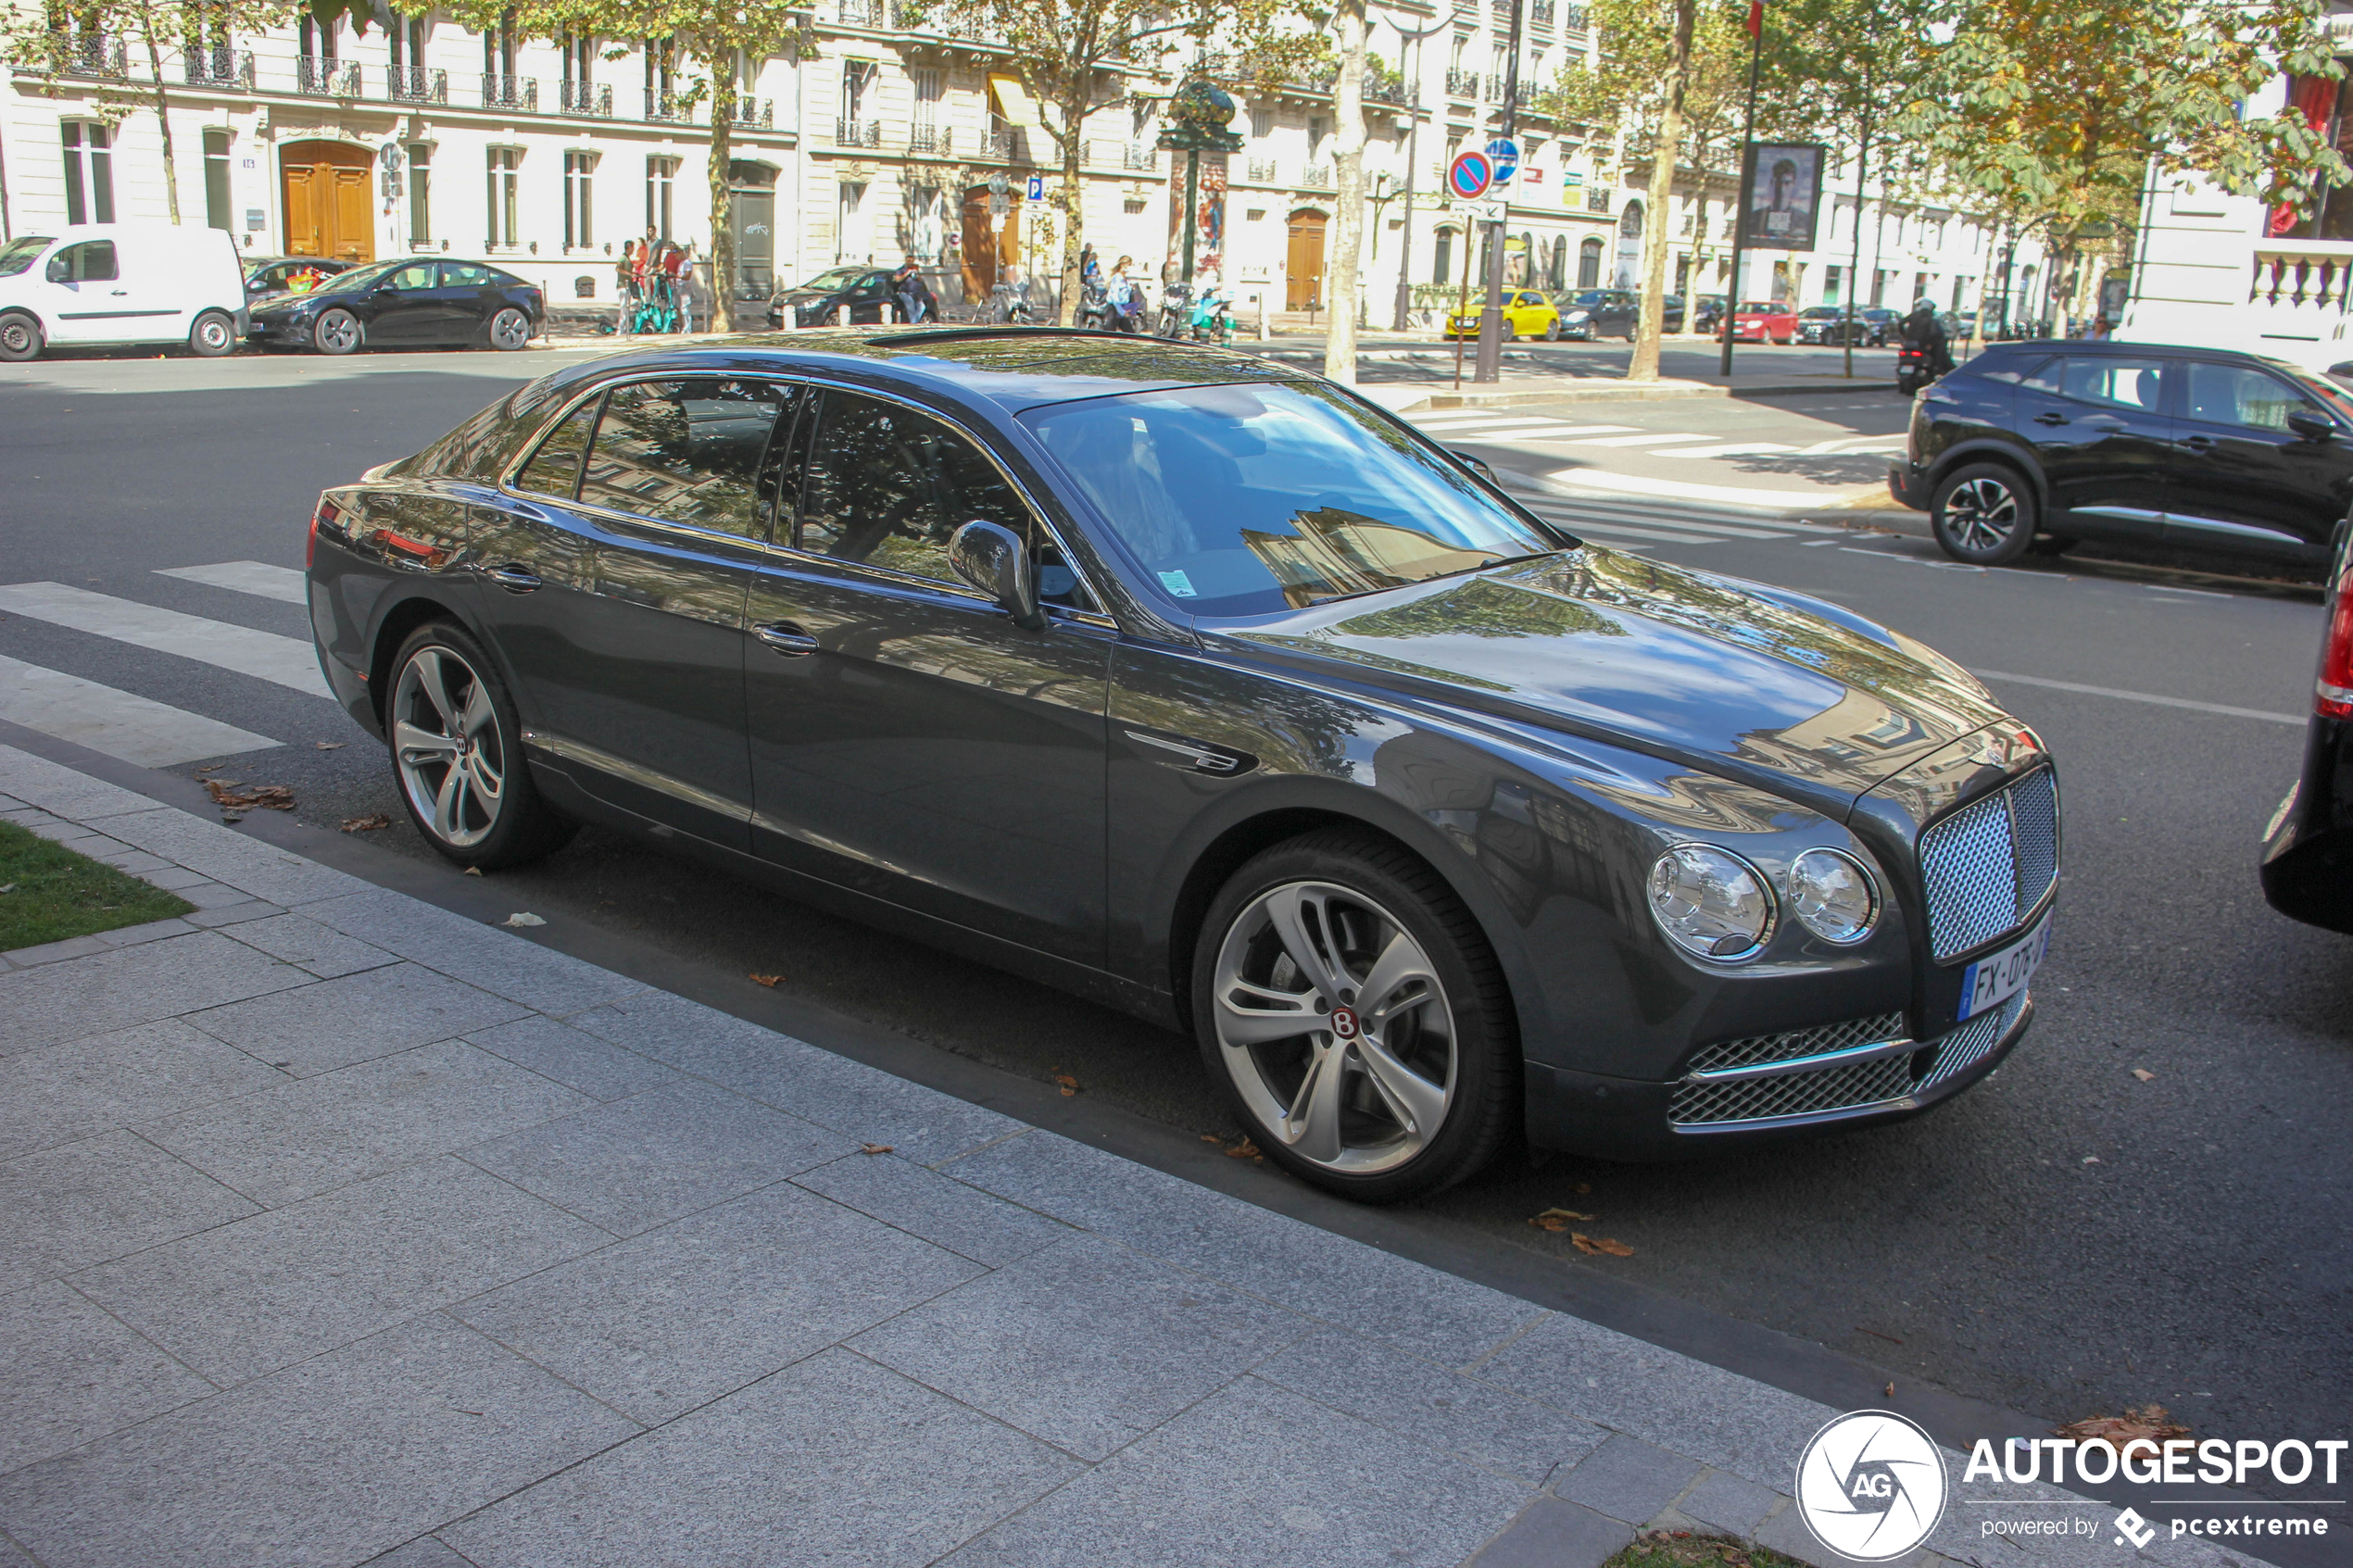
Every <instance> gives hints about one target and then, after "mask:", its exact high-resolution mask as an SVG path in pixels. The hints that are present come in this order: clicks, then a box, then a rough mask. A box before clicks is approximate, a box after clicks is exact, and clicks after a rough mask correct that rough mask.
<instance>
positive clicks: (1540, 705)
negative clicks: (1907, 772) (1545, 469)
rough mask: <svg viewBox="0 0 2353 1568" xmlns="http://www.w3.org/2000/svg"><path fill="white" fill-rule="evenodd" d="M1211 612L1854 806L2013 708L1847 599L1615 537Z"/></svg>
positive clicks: (1819, 799) (1378, 673)
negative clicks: (1408, 580)
mask: <svg viewBox="0 0 2353 1568" xmlns="http://www.w3.org/2000/svg"><path fill="white" fill-rule="evenodd" d="M1197 630H1198V631H1199V632H1200V633H1201V634H1202V636H1203V638H1204V639H1205V640H1207V641H1209V642H1211V643H1212V644H1221V643H1222V644H1225V645H1226V646H1228V647H1230V648H1232V649H1233V650H1235V651H1237V652H1245V653H1254V654H1257V655H1259V656H1262V657H1265V658H1268V659H1272V660H1274V661H1276V662H1278V663H1289V664H1292V665H1294V666H1297V667H1304V666H1308V665H1313V666H1319V667H1320V668H1321V670H1322V671H1324V672H1326V673H1327V674H1340V676H1341V677H1342V678H1343V679H1345V680H1347V681H1348V682H1349V683H1350V684H1360V685H1369V686H1375V687H1380V688H1385V689H1388V690H1390V691H1393V692H1396V693H1399V694H1401V695H1406V696H1413V697H1416V698H1419V699H1422V700H1425V701H1435V702H1439V703H1442V704H1445V705H1447V706H1450V707H1453V708H1457V709H1470V710H1474V711H1476V712H1478V713H1482V714H1485V715H1488V716H1490V717H1491V718H1493V719H1496V720H1501V721H1505V722H1507V723H1510V724H1512V725H1514V726H1515V727H1525V728H1528V729H1535V730H1541V731H1550V732H1554V733H1555V734H1571V735H1588V736H1592V737H1593V738H1596V739H1600V740H1604V741H1607V742H1609V743H1611V744H1613V745H1619V746H1629V747H1631V748H1633V749H1636V750H1640V751H1644V752H1647V753H1650V754H1651V755H1654V756H1659V757H1665V758H1668V759H1674V760H1678V761H1682V762H1686V763H1689V764H1691V765H1692V766H1695V767H1698V768H1701V769H1703V770H1705V771H1709V772H1714V773H1718V774H1720V775H1724V776H1727V777H1736V778H1743V779H1746V780H1748V781H1749V782H1752V783H1755V784H1759V785H1761V786H1763V787H1766V788H1768V789H1772V790H1775V791H1776V792H1777V793H1780V794H1781V795H1783V796H1786V797H1793V798H1796V799H1800V800H1803V801H1805V802H1806V804H1807V805H1810V806H1812V807H1814V808H1815V809H1818V810H1822V811H1824V812H1826V813H1828V814H1831V815H1833V816H1838V817H1841V818H1843V816H1844V815H1845V814H1846V813H1847V812H1848V810H1850V809H1851V808H1852V807H1853V805H1854V802H1855V799H1856V797H1858V796H1860V795H1862V794H1863V793H1864V792H1865V791H1867V790H1869V788H1870V787H1871V786H1872V785H1874V784H1878V783H1880V782H1881V780H1883V779H1886V778H1888V777H1889V776H1891V775H1892V774H1894V773H1896V772H1899V771H1902V770H1903V769H1905V768H1906V767H1908V766H1909V765H1911V764H1912V763H1913V762H1916V761H1918V760H1919V759H1921V758H1924V757H1927V756H1929V755H1930V754H1931V753H1933V752H1935V751H1937V750H1938V749H1940V748H1942V747H1944V746H1947V745H1949V744H1951V743H1952V742H1953V741H1955V740H1957V739H1959V738H1960V737H1962V736H1963V735H1967V734H1973V733H1975V732H1976V731H1978V730H1981V729H1983V728H1984V727H1985V726H1986V725H1988V724H1992V723H1994V722H1997V721H2002V720H2004V719H2006V718H2007V715H2006V714H2005V713H2004V712H2003V711H2002V709H2000V707H1999V706H1998V705H1996V704H1995V703H1994V699H1993V697H1992V696H1991V695H1990V694H1988V693H1987V692H1986V690H1985V688H1984V687H1983V686H1982V685H1980V684H1978V683H1977V682H1976V681H1975V680H1974V679H1972V678H1971V677H1970V676H1969V673H1968V672H1967V671H1964V670H1962V669H1961V668H1960V667H1959V666H1958V665H1956V664H1954V663H1953V662H1952V661H1951V660H1949V659H1945V658H1944V656H1942V655H1941V654H1938V653H1936V652H1934V651H1933V650H1931V649H1930V648H1928V647H1926V646H1923V645H1921V644H1919V643H1916V642H1914V641H1912V640H1911V639H1910V638H1908V637H1904V636H1901V635H1899V634H1897V633H1891V632H1888V631H1886V630H1885V629H1883V628H1881V627H1878V626H1875V625H1873V624H1872V623H1871V622H1869V621H1864V620H1862V619H1861V618H1860V617H1857V616H1855V615H1853V614H1851V613H1850V612H1848V611H1846V610H1843V609H1841V608H1839V607H1837V606H1835V605H1831V604H1827V603H1824V602H1822V601H1820V600H1815V599H1808V598H1806V597H1805V596H1802V595H1796V594H1791V593H1787V592H1785V591H1783V590H1780V589H1774V588H1768V587H1764V586H1762V585H1759V584H1755V583H1739V582H1733V581H1730V580H1727V579H1724V578H1718V577H1710V576H1707V575H1705V574H1702V573H1698V572H1692V571H1685V570H1682V569H1680V568H1678V567H1674V566H1670V565H1668V564H1667V563H1666V562H1664V561H1655V560H1648V559H1644V558H1640V557H1636V556H1629V555H1622V554H1619V553H1618V552H1617V551H1614V550H1601V549H1592V548H1588V549H1580V550H1572V551H1567V552H1564V553H1562V554H1559V555H1554V556H1547V557H1545V558H1541V559H1540V560H1533V561H1526V562H1520V563H1516V564H1513V565H1509V566H1504V567H1500V568H1497V569H1495V570H1493V571H1486V572H1481V573H1478V574H1477V575H1475V576H1467V577H1454V578H1446V579H1442V580H1441V581H1438V582H1435V583H1422V584H1418V585H1416V586H1415V587H1411V588H1402V589H1397V590H1393V591H1391V592H1390V593H1386V594H1381V595H1378V596H1374V597H1372V598H1358V599H1351V600H1347V601H1345V602H1341V603H1336V604H1327V605H1321V606H1317V607H1315V608H1309V609H1303V610H1301V611H1299V612H1297V613H1295V614H1293V615H1290V616H1287V617H1284V618H1283V619H1281V620H1280V621H1252V622H1249V623H1248V624H1246V625H1237V626H1229V627H1227V628H1223V629H1214V628H1211V627H1207V626H1203V627H1200V628H1197ZM1334 666H1339V667H1340V669H1338V670H1335V669H1334Z"/></svg>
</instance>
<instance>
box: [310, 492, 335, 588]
mask: <svg viewBox="0 0 2353 1568" xmlns="http://www.w3.org/2000/svg"><path fill="white" fill-rule="evenodd" d="M342 518H343V514H342V513H341V512H339V511H337V510H336V509H335V504H334V503H333V501H330V500H328V499H327V498H326V497H325V496H324V495H321V496H320V497H319V509H318V510H317V511H315V512H312V513H311V514H310V533H309V536H308V538H306V539H305V540H304V541H303V546H302V570H303V571H309V570H310V563H311V562H312V561H314V560H316V559H318V558H319V530H320V528H321V526H322V525H323V526H325V527H328V528H334V527H336V526H337V525H338V524H339V523H340V522H341V521H342Z"/></svg>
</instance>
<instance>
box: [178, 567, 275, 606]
mask: <svg viewBox="0 0 2353 1568" xmlns="http://www.w3.org/2000/svg"><path fill="white" fill-rule="evenodd" d="M156 575H157V576H158V577H177V578H181V579H182V580H183V581H185V582H189V583H204V584H206V585H207V586H208V587H213V588H227V589H229V590H230V591H231V592H233V593H238V594H256V595H258V596H261V597H262V598H265V599H277V600H279V601H280V602H281V603H284V604H290V605H300V604H308V603H309V602H310V592H309V587H308V583H307V581H306V580H305V578H304V577H303V574H302V573H301V572H299V571H296V570H295V569H294V568H292V567H290V566H267V565H264V564H263V563H262V562H260V561H258V560H224V561H221V562H220V563H218V564H217V565H213V566H165V567H158V568H157V569H156Z"/></svg>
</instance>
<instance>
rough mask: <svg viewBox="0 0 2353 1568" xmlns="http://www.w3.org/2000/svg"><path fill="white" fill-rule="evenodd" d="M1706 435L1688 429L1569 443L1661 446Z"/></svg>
mask: <svg viewBox="0 0 2353 1568" xmlns="http://www.w3.org/2000/svg"><path fill="white" fill-rule="evenodd" d="M1706 439H1707V437H1706V436H1704V435H1700V434H1697V433H1693V432H1692V431H1688V430H1678V431H1670V432H1668V433H1666V434H1664V435H1658V434H1652V435H1595V436H1589V437H1587V438H1585V439H1583V440H1581V441H1575V442H1572V443H1570V445H1575V446H1663V445H1669V444H1671V443H1674V442H1678V441H1705V440H1706Z"/></svg>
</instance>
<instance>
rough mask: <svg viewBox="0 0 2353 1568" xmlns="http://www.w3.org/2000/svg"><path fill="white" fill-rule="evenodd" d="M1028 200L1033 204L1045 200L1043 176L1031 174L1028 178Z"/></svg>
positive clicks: (1044, 178)
mask: <svg viewBox="0 0 2353 1568" xmlns="http://www.w3.org/2000/svg"><path fill="white" fill-rule="evenodd" d="M1029 199H1030V200H1031V201H1034V202H1041V201H1044V200H1045V199H1046V177H1045V176H1044V175H1043V174H1033V175H1031V176H1030V177H1029Z"/></svg>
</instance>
